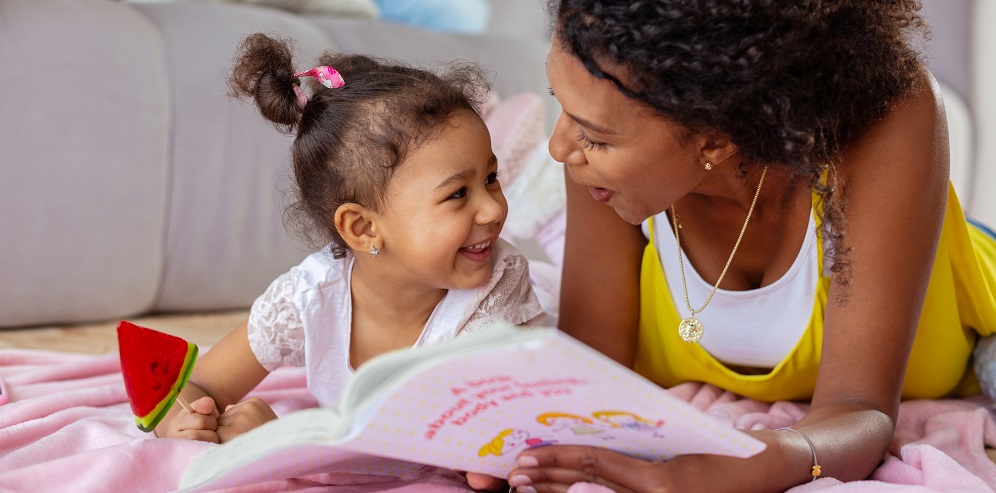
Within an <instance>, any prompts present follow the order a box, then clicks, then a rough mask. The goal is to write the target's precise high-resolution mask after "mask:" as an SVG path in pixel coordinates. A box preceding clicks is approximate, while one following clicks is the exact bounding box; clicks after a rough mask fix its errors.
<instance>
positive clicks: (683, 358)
mask: <svg viewBox="0 0 996 493" xmlns="http://www.w3.org/2000/svg"><path fill="white" fill-rule="evenodd" d="M653 228H654V225H653V222H652V221H651V224H650V229H651V231H650V235H649V236H650V242H649V244H648V245H647V247H646V249H645V250H644V252H643V265H642V268H641V275H640V328H639V339H638V345H637V355H636V370H637V371H638V372H639V373H641V374H642V375H644V376H645V377H647V378H649V379H650V380H652V381H654V382H656V383H657V384H658V385H661V386H663V387H671V386H674V385H677V384H679V383H683V382H688V381H701V382H706V383H710V384H713V385H716V386H717V387H720V388H723V389H725V390H729V391H730V392H733V393H736V394H739V395H742V396H744V397H749V398H752V399H758V400H763V401H776V400H797V399H810V398H812V396H813V389H814V387H815V385H816V374H817V371H818V370H819V365H820V351H821V349H822V346H823V319H824V312H825V309H826V302H827V293H828V292H829V290H830V278H829V277H824V276H823V242H822V240H819V241H818V242H817V243H818V247H817V255H819V260H818V265H819V272H820V279H819V281H818V284H817V286H816V296H815V301H814V306H813V314H812V316H811V318H810V320H809V326H808V327H807V328H806V331H805V332H804V333H803V335H802V337H801V338H800V339H799V342H798V343H797V344H796V346H795V347H794V348H793V349H792V350H791V351H790V352H789V354H788V355H787V356H786V357H785V359H783V360H782V361H781V363H779V364H778V365H777V366H776V367H775V368H773V369H772V370H771V371H770V372H769V373H766V374H760V375H745V374H741V373H737V372H736V371H734V370H732V369H730V368H728V367H727V366H725V365H724V364H723V363H721V362H720V361H718V360H716V359H715V358H713V357H712V355H710V354H709V353H708V352H707V351H706V350H705V349H703V348H702V346H700V345H699V344H689V343H687V342H685V341H683V340H681V338H680V337H679V336H678V324H679V323H680V322H681V320H682V317H681V316H680V315H679V314H678V311H677V308H676V307H675V304H674V301H673V300H674V298H673V297H672V296H671V292H670V290H669V289H668V285H667V280H666V279H665V277H664V275H665V274H664V270H663V268H662V266H661V263H660V259H659V258H658V256H657V247H656V246H655V245H654V240H653V238H654V233H653ZM819 229H820V228H819V225H817V231H819ZM994 332H996V240H994V239H993V238H991V237H989V236H988V235H987V234H986V233H984V232H983V231H981V230H979V229H977V228H975V227H973V226H970V225H969V224H968V223H967V222H966V220H965V215H964V213H963V212H962V210H961V206H960V205H959V203H958V199H957V197H956V196H955V191H954V187H951V186H949V195H948V204H947V208H946V212H945V217H944V224H943V226H942V230H941V239H940V244H939V245H938V249H937V257H936V258H935V260H934V267H933V270H932V273H931V277H930V283H929V285H928V287H927V297H926V300H925V301H924V305H923V311H922V313H921V315H920V325H919V328H918V329H917V335H916V339H915V340H914V343H913V351H912V353H911V354H910V361H909V365H908V367H907V370H906V380H905V381H904V382H903V393H902V394H903V398H937V397H942V396H946V395H949V394H967V393H973V392H978V391H979V388H978V383H977V382H976V381H975V376H974V374H973V373H972V371H971V369H970V368H969V358H970V357H971V354H972V349H973V347H974V345H975V341H976V339H977V337H978V336H980V335H983V336H985V335H989V334H992V333H994Z"/></svg>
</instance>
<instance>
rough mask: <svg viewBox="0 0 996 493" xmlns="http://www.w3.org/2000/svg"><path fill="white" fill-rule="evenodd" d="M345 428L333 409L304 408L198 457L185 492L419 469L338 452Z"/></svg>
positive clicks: (186, 480)
mask: <svg viewBox="0 0 996 493" xmlns="http://www.w3.org/2000/svg"><path fill="white" fill-rule="evenodd" d="M344 429H348V428H347V427H344V426H343V425H342V423H340V421H339V419H338V416H337V413H336V411H334V410H331V409H305V410H301V411H297V412H294V413H291V414H288V415H287V416H285V417H283V418H281V419H278V420H275V421H270V422H268V423H266V424H265V425H263V426H260V427H259V428H256V429H254V430H252V431H250V432H248V433H245V434H243V435H239V436H238V437H235V439H233V440H232V441H230V442H227V443H225V444H224V445H223V446H219V447H215V448H212V449H210V450H208V451H207V452H204V453H203V454H201V455H199V456H198V457H197V458H196V459H195V460H194V462H193V463H192V464H191V465H190V468H189V469H187V471H186V472H185V473H184V475H183V478H182V479H181V481H180V488H181V491H183V492H193V491H204V490H206V489H209V490H216V489H222V488H230V487H234V486H242V485H248V484H254V483H262V482H267V481H274V480H278V479H287V478H294V477H300V476H304V475H308V474H315V473H320V472H321V473H327V472H344V473H354V474H376V475H382V476H394V477H400V476H403V475H405V474H408V473H411V472H414V471H416V470H418V469H419V468H421V467H423V466H422V465H421V464H413V463H409V462H403V461H398V460H395V459H387V458H383V457H377V456H372V455H369V454H365V453H360V452H355V451H351V450H349V449H346V448H340V447H336V446H335V445H336V443H338V442H340V441H341V440H342V439H341V436H340V434H341V432H342V431H343V430H344Z"/></svg>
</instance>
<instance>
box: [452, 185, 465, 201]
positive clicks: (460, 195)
mask: <svg viewBox="0 0 996 493" xmlns="http://www.w3.org/2000/svg"><path fill="white" fill-rule="evenodd" d="M466 196H467V187H460V190H457V191H456V192H454V193H453V195H450V196H449V198H451V199H462V198H464V197H466Z"/></svg>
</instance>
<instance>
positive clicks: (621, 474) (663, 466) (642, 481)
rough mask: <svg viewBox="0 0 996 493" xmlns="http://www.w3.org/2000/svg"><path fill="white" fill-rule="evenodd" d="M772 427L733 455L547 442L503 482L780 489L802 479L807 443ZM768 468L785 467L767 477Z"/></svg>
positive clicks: (534, 487) (528, 487)
mask: <svg viewBox="0 0 996 493" xmlns="http://www.w3.org/2000/svg"><path fill="white" fill-rule="evenodd" d="M777 433H782V432H772V431H764V432H761V433H760V434H757V435H755V437H756V438H759V439H761V438H762V437H765V438H767V440H766V441H767V443H768V448H767V449H766V450H765V451H764V452H761V453H760V454H758V455H756V456H754V457H751V458H748V459H740V458H736V457H728V456H720V455H706V454H692V455H682V456H678V457H675V458H673V459H670V460H666V461H647V460H642V459H637V458H633V457H629V456H626V455H623V454H620V453H618V452H613V451H611V450H608V449H602V448H597V447H583V446H574V445H552V446H549V447H538V448H534V449H529V450H527V451H524V452H522V453H521V454H520V455H519V457H518V461H517V462H518V467H516V468H515V469H513V470H512V471H511V472H510V473H509V479H508V484H509V486H513V487H515V488H516V491H518V492H520V493H522V492H536V493H565V492H566V491H567V489H568V488H569V487H570V486H571V485H572V484H574V483H594V484H598V485H602V486H604V487H606V488H610V489H612V490H613V491H616V492H621V493H643V492H654V493H663V492H681V493H695V492H715V491H724V492H757V491H767V490H770V491H784V490H786V489H788V488H790V487H792V486H794V485H797V484H801V483H802V482H803V481H805V477H806V476H805V475H804V473H805V471H806V470H808V467H807V465H808V464H810V462H809V456H808V453H809V448H808V446H805V445H802V446H801V447H803V448H804V449H803V448H799V447H794V448H792V449H786V448H784V446H783V444H782V443H780V440H779V438H794V437H779V436H778V435H777ZM772 470H786V471H796V472H797V474H793V473H791V472H786V473H784V474H781V475H780V476H777V477H774V478H773V477H772V474H771V471H772Z"/></svg>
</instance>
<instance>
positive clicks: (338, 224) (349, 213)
mask: <svg viewBox="0 0 996 493" xmlns="http://www.w3.org/2000/svg"><path fill="white" fill-rule="evenodd" d="M375 218H376V214H375V213H374V212H373V211H371V210H369V209H367V208H365V207H363V206H362V205H360V204H354V203H346V204H342V205H340V206H339V207H338V208H337V209H336V210H335V229H336V230H337V231H339V236H341V237H342V240H343V241H344V242H345V243H346V246H347V247H348V248H349V249H350V250H353V251H357V252H369V251H371V250H372V249H374V248H378V249H379V248H380V247H381V246H382V245H380V238H378V236H377V226H376V223H375V221H374V219H375Z"/></svg>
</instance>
